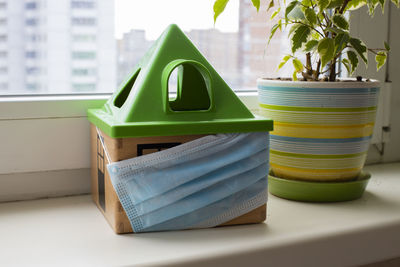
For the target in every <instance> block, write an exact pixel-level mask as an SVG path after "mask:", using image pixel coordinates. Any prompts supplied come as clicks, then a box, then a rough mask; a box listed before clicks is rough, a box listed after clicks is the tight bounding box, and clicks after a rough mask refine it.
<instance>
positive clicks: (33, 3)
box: [25, 2, 37, 10]
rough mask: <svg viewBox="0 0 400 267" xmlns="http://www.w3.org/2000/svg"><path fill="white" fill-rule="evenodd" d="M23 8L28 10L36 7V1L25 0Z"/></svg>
mask: <svg viewBox="0 0 400 267" xmlns="http://www.w3.org/2000/svg"><path fill="white" fill-rule="evenodd" d="M25 8H26V9H28V10H32V9H36V8H37V3H36V2H27V3H26V4H25Z"/></svg>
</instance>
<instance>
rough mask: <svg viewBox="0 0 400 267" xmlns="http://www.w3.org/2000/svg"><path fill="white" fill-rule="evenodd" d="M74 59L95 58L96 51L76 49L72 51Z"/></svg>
mask: <svg viewBox="0 0 400 267" xmlns="http://www.w3.org/2000/svg"><path fill="white" fill-rule="evenodd" d="M72 58H73V59H95V58H96V52H93V51H74V52H72Z"/></svg>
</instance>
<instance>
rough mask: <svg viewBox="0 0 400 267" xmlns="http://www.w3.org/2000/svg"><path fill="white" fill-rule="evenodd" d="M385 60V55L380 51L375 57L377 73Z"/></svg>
mask: <svg viewBox="0 0 400 267" xmlns="http://www.w3.org/2000/svg"><path fill="white" fill-rule="evenodd" d="M386 58H387V53H386V52H383V51H380V52H378V54H377V55H376V56H375V61H376V70H377V71H378V70H379V69H380V68H382V66H383V65H385V62H386Z"/></svg>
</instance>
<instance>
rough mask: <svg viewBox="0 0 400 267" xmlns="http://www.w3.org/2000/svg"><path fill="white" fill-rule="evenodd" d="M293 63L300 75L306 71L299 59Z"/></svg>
mask: <svg viewBox="0 0 400 267" xmlns="http://www.w3.org/2000/svg"><path fill="white" fill-rule="evenodd" d="M292 63H293V67H294V69H295V70H296V72H298V73H300V72H302V71H303V70H304V67H303V63H301V61H300V60H298V59H297V58H293V60H292Z"/></svg>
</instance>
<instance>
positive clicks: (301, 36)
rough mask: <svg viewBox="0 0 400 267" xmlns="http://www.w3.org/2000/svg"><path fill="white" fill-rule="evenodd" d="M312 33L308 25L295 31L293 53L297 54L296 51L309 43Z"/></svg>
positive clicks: (301, 26)
mask: <svg viewBox="0 0 400 267" xmlns="http://www.w3.org/2000/svg"><path fill="white" fill-rule="evenodd" d="M310 32H311V30H310V28H309V27H308V26H306V25H300V27H298V28H297V29H296V30H295V32H294V34H293V37H292V53H295V52H296V50H297V49H299V48H300V47H301V45H302V44H303V43H305V42H306V41H307V38H308V35H309V34H310Z"/></svg>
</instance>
